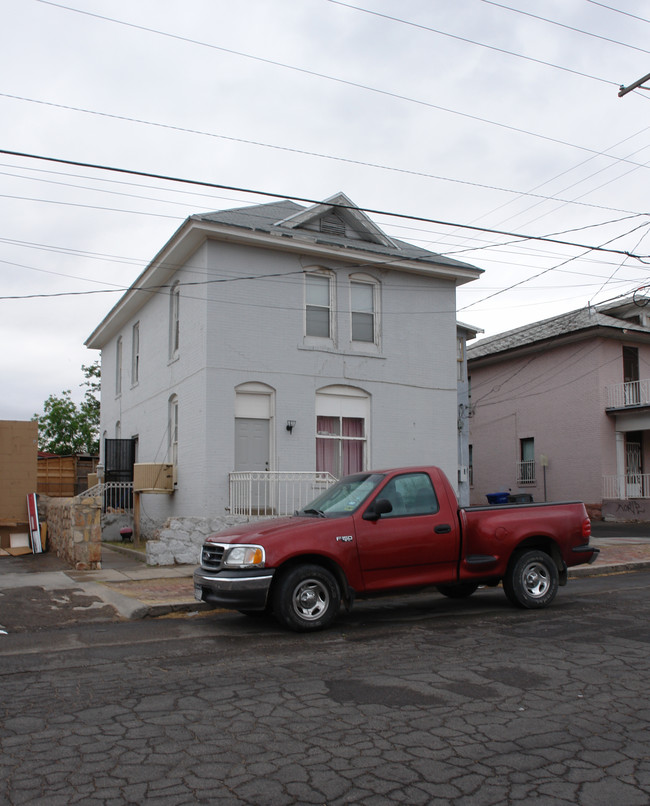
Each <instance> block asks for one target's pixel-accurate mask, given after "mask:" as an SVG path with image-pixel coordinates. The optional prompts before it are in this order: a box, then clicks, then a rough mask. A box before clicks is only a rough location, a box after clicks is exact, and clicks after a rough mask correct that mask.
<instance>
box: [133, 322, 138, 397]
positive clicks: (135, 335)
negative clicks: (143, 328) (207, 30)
mask: <svg viewBox="0 0 650 806" xmlns="http://www.w3.org/2000/svg"><path fill="white" fill-rule="evenodd" d="M139 380H140V322H136V323H135V324H134V325H133V332H132V334H131V385H132V386H135V384H136V383H138V381H139Z"/></svg>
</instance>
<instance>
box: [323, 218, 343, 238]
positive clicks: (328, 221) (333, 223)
mask: <svg viewBox="0 0 650 806" xmlns="http://www.w3.org/2000/svg"><path fill="white" fill-rule="evenodd" d="M320 231H321V232H327V233H328V234H329V235H341V236H345V221H343V220H342V219H340V218H339V217H338V216H337V215H327V216H323V218H321V219H320Z"/></svg>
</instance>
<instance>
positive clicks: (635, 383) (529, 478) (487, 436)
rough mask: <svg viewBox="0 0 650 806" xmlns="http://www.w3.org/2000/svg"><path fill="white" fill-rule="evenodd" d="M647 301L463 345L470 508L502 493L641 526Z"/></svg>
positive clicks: (647, 414) (649, 446) (648, 462)
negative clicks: (573, 505)
mask: <svg viewBox="0 0 650 806" xmlns="http://www.w3.org/2000/svg"><path fill="white" fill-rule="evenodd" d="M648 302H650V300H648V299H646V298H638V297H636V298H628V299H626V300H619V301H618V302H616V303H610V304H608V305H603V306H598V307H596V308H593V307H588V308H583V309H580V310H577V311H572V312H570V313H567V314H563V315H561V316H557V317H554V318H552V319H546V320H544V321H541V322H535V323H534V324H532V325H527V326H526V327H521V328H517V329H516V330H511V331H508V332H507V333H501V334H499V335H497V336H493V337H491V338H486V339H481V340H480V341H478V342H477V343H476V344H474V345H472V346H471V347H469V349H468V368H469V374H470V378H471V399H470V414H471V418H470V441H471V482H472V485H471V502H472V504H485V503H487V500H486V495H488V494H491V493H497V492H502V491H505V492H508V493H509V494H510V495H511V496H514V495H524V496H525V495H530V496H532V498H533V500H534V501H538V502H542V501H545V500H547V501H553V500H556V501H557V500H568V499H579V500H582V501H584V502H585V503H586V504H587V505H588V506H589V508H590V511H591V513H592V516H596V517H597V516H598V515H599V513H600V512H601V511H602V514H603V516H604V517H606V518H611V519H613V520H631V519H632V520H650V307H646V306H647V305H648Z"/></svg>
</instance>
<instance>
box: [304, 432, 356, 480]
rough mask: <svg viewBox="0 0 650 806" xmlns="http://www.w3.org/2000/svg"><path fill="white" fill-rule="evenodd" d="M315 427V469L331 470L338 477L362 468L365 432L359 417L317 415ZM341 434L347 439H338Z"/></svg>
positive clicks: (320, 470) (328, 471)
mask: <svg viewBox="0 0 650 806" xmlns="http://www.w3.org/2000/svg"><path fill="white" fill-rule="evenodd" d="M316 430H317V436H316V470H317V471H318V472H319V473H323V472H326V473H331V474H332V475H333V476H336V478H341V476H347V475H349V474H350V473H359V472H360V471H362V470H363V458H364V445H365V439H364V436H365V435H364V420H363V418H362V417H343V418H339V417H318V418H317V421H316ZM341 436H343V437H347V439H341ZM320 437H325V438H320Z"/></svg>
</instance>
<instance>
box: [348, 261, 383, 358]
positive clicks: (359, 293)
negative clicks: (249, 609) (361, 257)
mask: <svg viewBox="0 0 650 806" xmlns="http://www.w3.org/2000/svg"><path fill="white" fill-rule="evenodd" d="M379 288H380V286H379V283H378V282H377V281H376V280H375V279H374V278H373V277H370V276H369V275H365V274H354V275H352V276H351V277H350V334H351V339H352V341H357V342H365V343H366V344H378V343H379V300H380V296H379Z"/></svg>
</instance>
